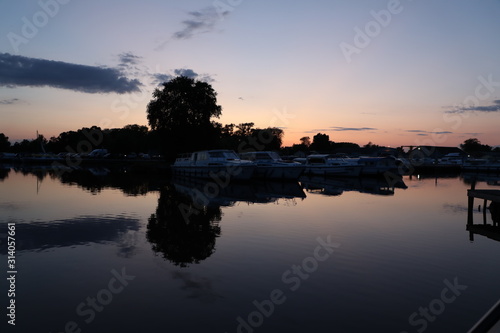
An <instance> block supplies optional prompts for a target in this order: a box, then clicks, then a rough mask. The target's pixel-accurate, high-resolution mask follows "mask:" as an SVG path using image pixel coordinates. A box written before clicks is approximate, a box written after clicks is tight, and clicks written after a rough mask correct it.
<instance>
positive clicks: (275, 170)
mask: <svg viewBox="0 0 500 333" xmlns="http://www.w3.org/2000/svg"><path fill="white" fill-rule="evenodd" d="M240 157H241V158H242V159H244V160H249V161H252V162H254V163H255V164H256V165H257V168H256V170H255V177H257V178H266V179H283V180H285V179H286V180H297V179H298V178H299V176H300V175H301V174H302V172H303V171H304V168H305V166H304V165H302V164H300V163H296V162H285V161H283V160H282V159H281V157H280V156H279V155H278V154H277V153H276V152H273V151H255V152H247V153H241V154H240Z"/></svg>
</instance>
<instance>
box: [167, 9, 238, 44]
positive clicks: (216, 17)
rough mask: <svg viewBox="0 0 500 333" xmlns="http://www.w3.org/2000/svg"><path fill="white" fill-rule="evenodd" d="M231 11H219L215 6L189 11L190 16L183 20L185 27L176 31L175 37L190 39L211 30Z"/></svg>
mask: <svg viewBox="0 0 500 333" xmlns="http://www.w3.org/2000/svg"><path fill="white" fill-rule="evenodd" d="M229 13H230V11H224V12H218V11H217V9H216V8H215V7H206V8H203V9H201V10H197V11H193V12H189V13H188V15H189V18H188V19H187V20H184V21H182V25H183V28H182V29H181V30H179V31H176V32H175V33H174V35H173V38H174V39H189V38H191V37H193V36H194V35H197V34H201V33H206V32H210V31H212V30H213V29H214V28H215V24H216V23H217V22H218V21H220V20H221V19H223V18H224V16H227V15H228V14H229Z"/></svg>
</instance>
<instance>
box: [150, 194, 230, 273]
mask: <svg viewBox="0 0 500 333" xmlns="http://www.w3.org/2000/svg"><path fill="white" fill-rule="evenodd" d="M180 207H182V211H183V212H184V213H183V212H182V211H181V209H180ZM187 207H188V208H187ZM186 208H187V210H188V211H191V212H196V213H192V214H189V213H186ZM221 218H222V212H221V209H220V207H219V206H215V207H214V206H209V207H206V206H204V207H202V208H200V206H199V205H197V206H196V207H195V205H194V203H193V202H192V201H191V200H190V199H189V198H188V197H186V196H182V195H180V194H179V193H178V192H176V190H175V188H174V186H173V185H167V186H165V187H164V188H162V190H161V191H160V197H159V199H158V207H157V209H156V213H155V214H151V216H150V217H149V219H148V230H147V233H146V237H147V239H148V241H149V242H151V244H152V248H153V251H155V252H158V253H161V254H162V255H163V257H164V258H165V259H168V260H169V261H171V262H172V263H173V264H175V265H177V266H180V267H187V266H188V265H189V264H193V263H194V264H198V263H200V261H202V260H205V259H206V258H208V257H210V256H211V255H212V253H214V251H215V239H216V238H217V237H219V236H220V226H219V222H220V221H221Z"/></svg>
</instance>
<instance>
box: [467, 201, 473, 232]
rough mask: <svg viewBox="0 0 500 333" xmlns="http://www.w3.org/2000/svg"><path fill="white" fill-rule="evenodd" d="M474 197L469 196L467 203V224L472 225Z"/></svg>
mask: <svg viewBox="0 0 500 333" xmlns="http://www.w3.org/2000/svg"><path fill="white" fill-rule="evenodd" d="M473 209H474V197H473V196H472V195H471V196H469V203H468V205H467V224H468V225H472V224H473V223H474V215H473V214H474V212H473Z"/></svg>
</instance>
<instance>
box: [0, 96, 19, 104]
mask: <svg viewBox="0 0 500 333" xmlns="http://www.w3.org/2000/svg"><path fill="white" fill-rule="evenodd" d="M20 102H21V100H20V99H19V98H9V99H3V100H0V104H1V105H11V104H17V103H20Z"/></svg>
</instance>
